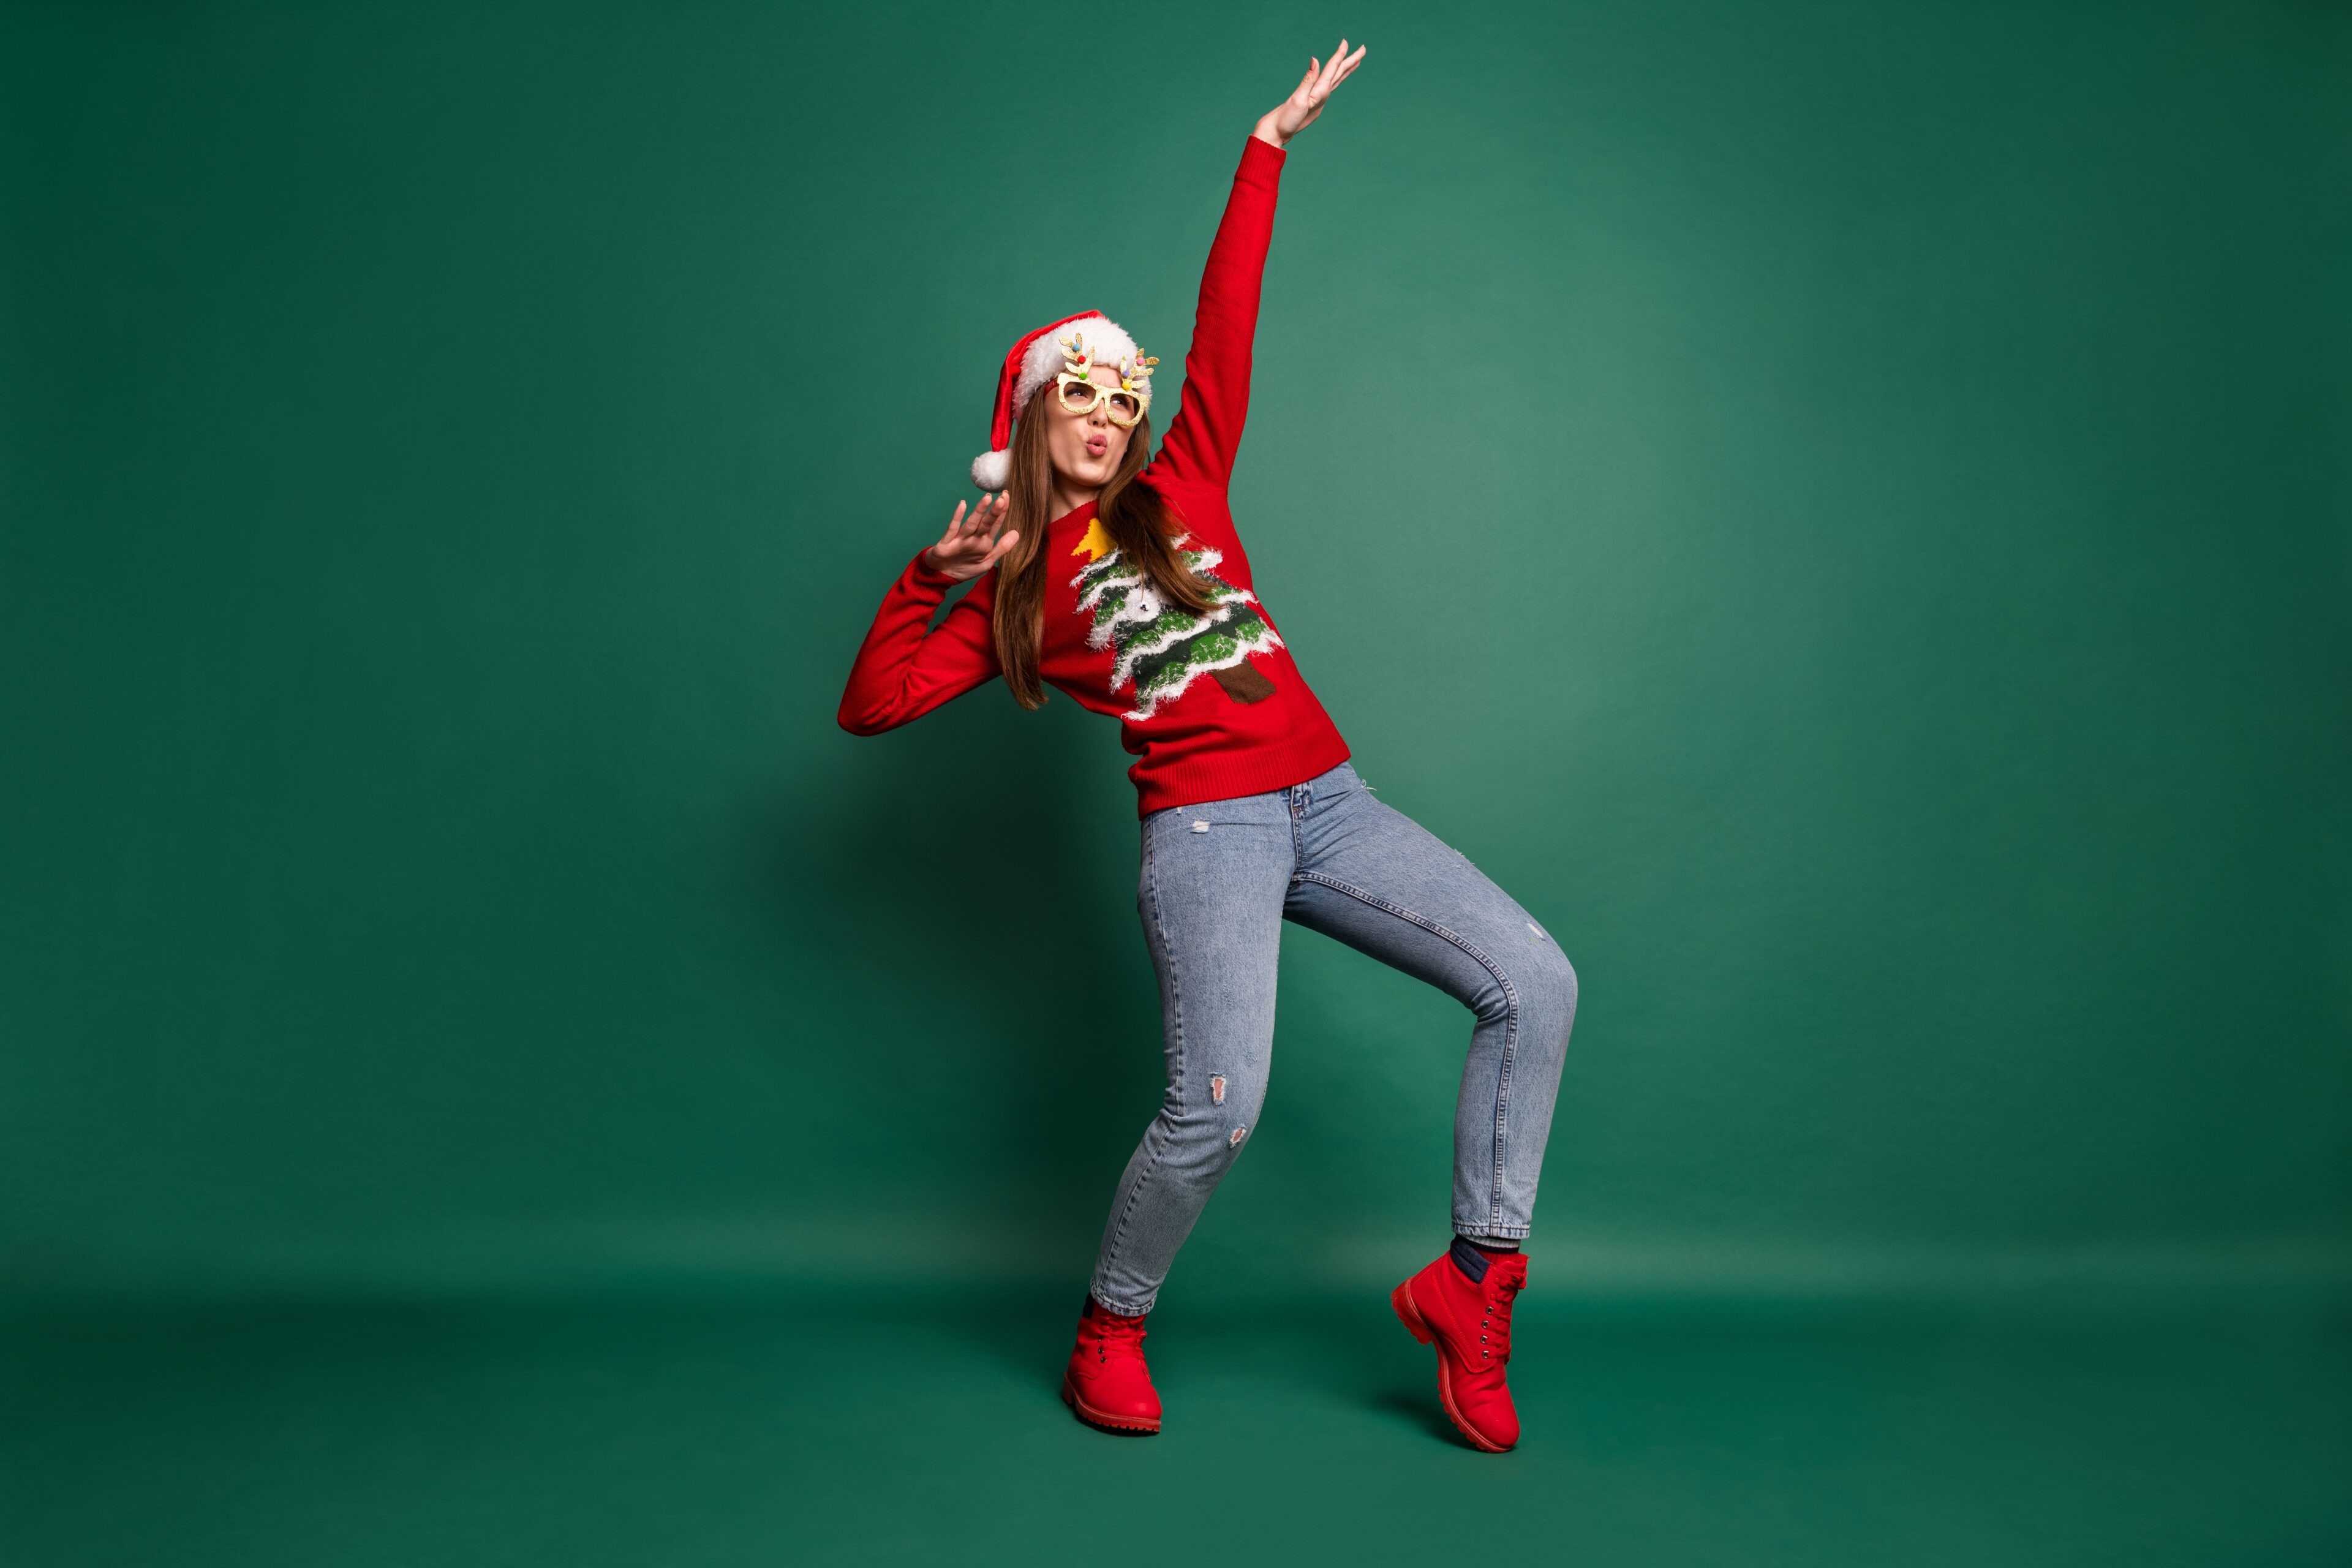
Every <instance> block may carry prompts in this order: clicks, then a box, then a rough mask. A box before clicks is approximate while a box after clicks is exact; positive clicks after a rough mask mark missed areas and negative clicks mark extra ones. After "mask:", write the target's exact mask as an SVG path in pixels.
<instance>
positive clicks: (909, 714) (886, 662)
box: [839, 551, 1003, 735]
mask: <svg viewBox="0 0 2352 1568" xmlns="http://www.w3.org/2000/svg"><path fill="white" fill-rule="evenodd" d="M956 581H957V580H956V579H955V578H953V577H950V576H949V575H948V574H946V573H944V572H934V571H932V570H931V569H930V568H929V566H926V565H924V564H923V552H921V551H917V552H915V558H914V559H913V560H911V561H909V562H908V563H907V565H906V569H905V570H904V571H902V572H900V573H899V574H898V581H897V582H895V583H893V584H890V591H889V592H888V593H887V594H885V595H883V596H882V607H881V608H880V609H878V610H877V611H876V612H875V613H874V625H873V627H872V628H871V629H870V630H868V631H867V632H866V642H865V644H864V646H862V647H859V648H858V650H857V662H856V664H854V665H853V666H851V667H850V671H849V685H848V687H847V689H845V690H844V691H843V692H842V694H841V712H840V715H839V717H840V721H841V727H842V728H843V729H845V730H846V731H849V732H850V733H851V734H853V735H878V734H880V733H881V732H882V731H885V730H890V729H896V728H897V727H898V725H901V724H904V723H908V722H909V721H913V720H916V719H919V718H921V717H922V716H923V715H924V714H926V713H928V712H929V711H930V710H932V709H934V708H937V707H939V706H940V704H941V703H943V702H950V701H952V700H955V699H956V698H959V697H961V696H962V695H963V694H964V693H965V692H967V691H970V690H971V689H972V688H974V687H976V686H982V685H985V684H986V683H988V682H989V681H991V680H993V679H996V677H997V676H999V675H1001V674H1003V666H1002V665H1000V664H998V663H997V661H996V638H995V636H994V634H993V633H992V630H991V622H990V610H991V607H992V605H994V603H995V599H996V593H995V588H996V579H995V575H994V574H990V575H989V576H988V577H986V578H985V579H983V580H982V581H981V582H979V583H975V584H972V589H971V593H969V594H966V595H964V596H963V597H962V598H961V599H960V600H958V601H957V602H956V607H955V608H954V609H952V610H950V611H949V612H948V613H947V617H946V618H945V619H944V620H942V621H940V624H939V626H937V627H936V628H935V629H933V630H931V631H930V632H929V635H926V634H925V631H924V628H925V627H926V626H929V625H930V619H931V615H932V612H934V611H936V610H937V609H938V608H939V607H940V600H942V599H944V598H946V597H947V596H948V590H949V589H950V588H951V587H953V586H954V585H955V584H956Z"/></svg>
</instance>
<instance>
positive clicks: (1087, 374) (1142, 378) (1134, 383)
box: [1054, 332, 1160, 428]
mask: <svg viewBox="0 0 2352 1568" xmlns="http://www.w3.org/2000/svg"><path fill="white" fill-rule="evenodd" d="M1056 341H1058V342H1060V343H1061V345H1062V359H1063V361H1064V363H1066V364H1067V365H1068V366H1069V368H1068V369H1067V370H1065V371H1064V372H1062V374H1059V375H1057V376H1055V378H1054V397H1055V401H1056V402H1058V403H1060V404H1061V405H1062V406H1063V407H1064V408H1066V409H1068V410H1069V411H1070V412H1071V413H1073V414H1092V413H1093V412H1094V411H1095V409H1096V407H1097V405H1100V406H1101V408H1102V411H1103V413H1104V415H1105V416H1108V418H1109V420H1110V422H1111V423H1112V424H1114V425H1117V426H1120V427H1122V428H1125V427H1128V426H1133V425H1135V424H1136V423H1138V422H1139V420H1141V419H1142V417H1143V416H1145V415H1146V414H1149V413H1150V412H1151V367H1152V366H1153V365H1155V364H1158V363H1160V362H1159V361H1158V360H1157V359H1153V358H1150V357H1147V356H1146V355H1143V354H1140V353H1139V354H1136V355H1134V356H1133V357H1131V358H1129V359H1123V360H1121V361H1119V363H1118V385H1117V386H1105V385H1104V384H1102V383H1100V382H1098V381H1097V380H1095V379H1094V364H1095V352H1094V350H1092V349H1090V348H1088V347H1087V346H1086V334H1085V333H1083V332H1079V333H1073V334H1072V335H1071V336H1069V337H1066V338H1062V339H1058V340H1056ZM1072 387H1079V388H1083V389H1084V390H1082V391H1080V392H1079V393H1077V394H1076V396H1075V398H1074V397H1073V395H1072V394H1071V390H1070V389H1071V388H1072ZM1122 398H1132V399H1134V404H1135V412H1133V413H1132V414H1125V415H1122V414H1121V413H1120V412H1119V402H1120V400H1121V399H1122Z"/></svg>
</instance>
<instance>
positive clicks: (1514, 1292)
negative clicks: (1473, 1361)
mask: <svg viewBox="0 0 2352 1568" xmlns="http://www.w3.org/2000/svg"><path fill="white" fill-rule="evenodd" d="M1526 1288H1527V1281H1526V1280H1525V1279H1520V1278H1519V1277H1518V1276H1517V1275H1516V1274H1507V1275H1505V1276H1503V1278H1502V1279H1500V1280H1498V1281H1497V1282H1496V1284H1495V1286H1494V1287H1493V1288H1492V1289H1489V1290H1488V1291H1487V1293H1486V1316H1485V1317H1484V1318H1482V1319H1481V1320H1479V1323H1478V1340H1479V1345H1478V1350H1479V1364H1480V1365H1481V1366H1490V1367H1493V1368H1495V1369H1496V1371H1498V1372H1499V1371H1501V1370H1502V1366H1503V1363H1505V1362H1507V1361H1509V1360H1510V1359H1511V1303H1512V1302H1513V1301H1515V1300H1517V1299H1518V1294H1519V1292H1520V1291H1521V1290H1523V1289H1526Z"/></svg>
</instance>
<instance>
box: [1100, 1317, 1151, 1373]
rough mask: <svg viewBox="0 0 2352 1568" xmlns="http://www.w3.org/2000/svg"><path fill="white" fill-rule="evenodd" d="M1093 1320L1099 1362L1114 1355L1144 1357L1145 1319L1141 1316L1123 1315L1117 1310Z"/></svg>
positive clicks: (1107, 1359) (1103, 1361) (1106, 1360)
mask: <svg viewBox="0 0 2352 1568" xmlns="http://www.w3.org/2000/svg"><path fill="white" fill-rule="evenodd" d="M1093 1321H1094V1326H1095V1334H1094V1338H1095V1360H1096V1361H1097V1363H1105V1362H1108V1361H1109V1360H1110V1358H1111V1357H1112V1356H1114V1355H1118V1356H1122V1357H1124V1356H1134V1357H1136V1358H1138V1359H1140V1358H1141V1357H1142V1355H1143V1320H1142V1319H1141V1318H1128V1317H1121V1316H1120V1315H1119V1314H1118V1313H1116V1312H1107V1313H1105V1314H1103V1315H1102V1316H1101V1317H1099V1318H1096V1319H1095V1320H1093Z"/></svg>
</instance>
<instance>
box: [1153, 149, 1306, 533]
mask: <svg viewBox="0 0 2352 1568" xmlns="http://www.w3.org/2000/svg"><path fill="white" fill-rule="evenodd" d="M1287 156H1288V154H1287V153H1284V152H1283V150H1282V149H1281V148H1279V147H1276V146H1275V145H1274V144H1273V143H1272V142H1267V141H1265V140H1264V139H1262V138H1260V137H1258V136H1255V135H1253V136H1251V137H1250V138H1249V139H1248V140H1247V141H1246V142H1243V143H1242V162H1241V167H1240V168H1239V169H1238V170H1236V171H1234V189H1233V195H1230V196H1229V197H1227V198H1226V200H1225V216H1224V218H1223V221H1222V222H1220V223H1219V224H1218V225H1217V237H1216V239H1215V241H1214V242H1213V244H1211V246H1210V247H1209V260H1208V264H1207V266H1205V267H1204V268H1202V272H1201V303H1200V307H1199V310H1197V311H1196V312H1195V314H1194V316H1193V321H1192V347H1191V348H1189V349H1187V350H1186V351H1185V353H1184V394H1183V402H1182V405H1181V406H1180V407H1179V408H1178V410H1177V412H1176V417H1175V419H1174V420H1173V421H1172V422H1171V423H1170V425H1169V426H1168V438H1167V440H1166V441H1164V442H1163V443H1161V445H1160V457H1159V461H1160V464H1161V465H1162V466H1163V468H1164V470H1165V471H1166V472H1167V473H1168V475H1169V476H1170V477H1171V478H1173V479H1183V480H1188V481H1190V482H1192V483H1194V484H1211V485H1216V486H1220V487H1223V485H1225V484H1226V483H1227V482H1228V481H1229V480H1230V479H1232V477H1233V471H1234V451H1235V450H1236V449H1237V448H1238V447H1240V446H1241V440H1242V426H1243V424H1244V422H1245V421H1246V420H1247V418H1248V417H1249V384H1250V349H1251V344H1252V342H1253V341H1254V340H1255V338H1256V336H1257V303H1258V289H1259V285H1260V283H1261V281H1262V280H1263V279H1264V278H1265V252H1266V247H1267V245H1268V244H1269V243H1271V242H1272V240H1273V238H1274V205H1275V197H1276V195H1277V194H1278V189H1279V186H1280V184H1281V183H1282V165H1283V163H1284V160H1285V159H1286V157H1287Z"/></svg>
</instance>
